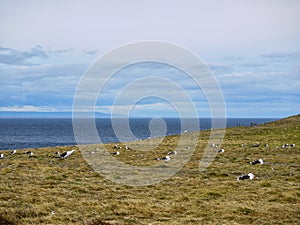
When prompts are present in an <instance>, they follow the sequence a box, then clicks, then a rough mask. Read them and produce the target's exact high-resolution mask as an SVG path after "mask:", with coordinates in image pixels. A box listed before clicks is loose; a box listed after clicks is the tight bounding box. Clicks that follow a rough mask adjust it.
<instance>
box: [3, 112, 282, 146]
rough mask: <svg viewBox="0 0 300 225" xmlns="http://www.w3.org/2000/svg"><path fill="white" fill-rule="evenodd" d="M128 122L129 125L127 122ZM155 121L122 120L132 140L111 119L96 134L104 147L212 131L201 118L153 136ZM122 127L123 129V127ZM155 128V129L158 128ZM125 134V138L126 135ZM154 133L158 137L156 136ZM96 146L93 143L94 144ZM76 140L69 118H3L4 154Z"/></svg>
mask: <svg viewBox="0 0 300 225" xmlns="http://www.w3.org/2000/svg"><path fill="white" fill-rule="evenodd" d="M277 119H278V118H228V119H226V127H236V126H250V125H256V124H257V125H259V124H264V123H267V122H271V121H275V120H277ZM126 121H127V122H126ZM151 121H152V122H153V120H152V119H151V118H130V119H129V120H127V119H119V121H118V122H117V124H119V128H118V130H120V129H121V130H122V126H124V130H125V131H126V124H127V128H128V124H129V129H130V131H131V132H129V133H130V135H128V137H127V136H126V132H123V135H122V137H119V133H118V132H117V133H116V132H115V129H114V128H115V127H114V126H113V123H112V120H111V119H110V118H98V119H95V124H96V130H97V132H98V134H99V137H100V140H101V142H102V143H111V142H121V141H122V142H123V141H132V138H133V137H134V138H135V139H136V140H143V139H148V138H152V137H155V136H168V135H174V134H180V133H182V132H183V130H184V131H185V130H186V131H197V130H207V129H211V124H212V123H211V119H210V118H200V119H199V124H200V126H199V127H198V126H194V124H195V123H194V122H193V121H194V120H191V122H190V125H191V126H187V125H186V124H189V123H185V126H187V127H184V129H183V127H182V120H180V119H179V118H164V119H163V122H161V121H158V122H159V124H163V126H161V127H163V128H164V129H161V130H163V131H164V132H163V133H159V132H158V133H156V134H155V132H153V123H152V128H151ZM120 126H121V127H120ZM154 128H155V126H154ZM124 133H125V135H124ZM153 133H154V134H153ZM91 143H92V141H91ZM76 144H77V142H76V139H75V137H74V131H73V125H72V119H68V118H60V119H59V118H55V119H53V118H47V119H46V118H24V119H21V118H18V119H16V118H0V150H11V149H24V148H42V147H53V146H72V145H76Z"/></svg>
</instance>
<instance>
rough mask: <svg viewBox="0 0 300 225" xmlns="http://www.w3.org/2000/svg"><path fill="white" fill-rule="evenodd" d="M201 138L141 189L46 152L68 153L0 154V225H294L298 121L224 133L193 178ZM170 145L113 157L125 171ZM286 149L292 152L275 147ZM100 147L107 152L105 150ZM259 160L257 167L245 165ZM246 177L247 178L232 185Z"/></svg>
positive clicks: (299, 193)
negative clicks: (170, 169)
mask: <svg viewBox="0 0 300 225" xmlns="http://www.w3.org/2000/svg"><path fill="white" fill-rule="evenodd" d="M209 134H210V131H203V132H201V133H200V139H199V145H198V146H197V149H196V151H195V152H194V154H193V156H192V158H191V159H190V161H189V162H188V163H187V164H186V165H185V167H184V168H183V169H182V170H180V171H179V172H178V173H176V174H175V175H174V176H172V177H171V178H169V179H167V180H165V181H163V182H161V183H158V184H156V185H150V186H145V187H139V186H137V187H130V186H125V185H119V184H115V183H113V182H111V181H109V180H107V179H105V178H104V177H102V176H101V175H100V174H98V173H96V172H94V171H93V169H92V168H91V167H90V166H89V165H88V164H87V162H86V161H85V160H84V158H83V157H82V155H81V153H80V152H79V151H76V153H75V154H73V155H71V156H70V157H69V158H67V159H66V160H63V159H59V158H56V156H55V155H54V154H53V153H54V152H56V151H60V152H62V151H65V150H70V149H71V148H72V147H57V148H43V149H30V150H31V151H33V152H34V154H35V155H34V157H28V155H26V154H23V153H24V152H25V151H26V150H22V151H18V152H17V154H16V155H9V151H1V153H4V154H5V158H4V159H1V160H0V174H1V182H0V212H1V213H0V224H152V225H154V224H300V216H299V215H300V207H299V204H300V183H299V181H300V148H299V146H300V139H299V137H300V116H299V115H297V116H293V117H289V118H286V119H283V120H279V121H275V122H271V123H268V124H265V125H260V126H255V127H238V128H229V129H227V130H226V135H225V138H224V141H223V144H222V146H221V148H223V149H225V152H224V153H220V154H218V155H217V157H216V158H215V160H214V161H213V162H212V164H211V165H210V166H209V167H208V168H207V169H206V170H205V171H204V172H200V171H199V169H198V166H199V160H200V159H201V158H202V155H203V149H204V147H205V146H206V144H207V141H208V136H209ZM148 142H149V141H148ZM177 142H178V136H170V137H166V138H164V140H163V142H162V144H161V145H160V146H159V147H158V148H156V149H155V150H154V151H149V152H143V157H140V159H139V160H137V159H136V157H133V155H137V154H140V155H141V153H140V152H139V151H128V150H127V152H125V150H124V148H123V149H121V150H120V152H121V154H120V155H119V156H117V157H118V159H119V160H121V161H123V162H126V163H129V164H133V165H148V164H149V163H160V164H162V165H164V164H166V165H167V162H157V161H155V160H153V159H154V158H155V157H158V156H160V155H164V154H165V153H166V152H168V151H169V150H170V149H172V148H173V147H174V146H175V145H176V143H177ZM286 143H289V144H292V143H294V144H296V147H293V148H281V146H282V145H283V144H286ZM145 144H147V142H146V141H145ZM242 144H243V145H244V147H242ZM255 144H256V145H259V146H258V147H253V146H254V145H255ZM265 144H268V147H265V146H264V145H265ZM106 146H107V149H108V151H113V150H114V149H113V144H107V145H106ZM122 146H123V145H122ZM96 147H97V146H95V145H93V146H89V148H90V149H96ZM73 148H77V147H73ZM259 158H262V159H263V160H264V161H265V163H264V164H263V165H250V164H249V163H248V162H249V161H252V160H256V159H259ZM249 172H252V173H253V174H254V175H255V178H254V179H253V180H243V181H237V180H236V178H237V177H238V176H240V175H241V174H245V173H249Z"/></svg>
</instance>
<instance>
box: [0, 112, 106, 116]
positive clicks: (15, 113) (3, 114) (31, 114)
mask: <svg viewBox="0 0 300 225" xmlns="http://www.w3.org/2000/svg"><path fill="white" fill-rule="evenodd" d="M95 116H96V117H97V118H110V117H111V115H110V114H106V113H99V112H97V113H96V114H95ZM0 118H72V112H7V111H6V112H4V111H2V112H0Z"/></svg>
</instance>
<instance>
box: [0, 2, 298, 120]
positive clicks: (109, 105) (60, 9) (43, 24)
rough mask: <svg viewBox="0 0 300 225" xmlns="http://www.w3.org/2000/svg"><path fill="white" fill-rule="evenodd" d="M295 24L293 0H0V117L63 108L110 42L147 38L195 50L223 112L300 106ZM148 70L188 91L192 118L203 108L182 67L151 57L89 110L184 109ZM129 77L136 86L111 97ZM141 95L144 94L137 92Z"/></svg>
mask: <svg viewBox="0 0 300 225" xmlns="http://www.w3.org/2000/svg"><path fill="white" fill-rule="evenodd" d="M299 24H300V1H298V0H286V1H281V0H260V1H259V0H252V1H250V0H246V1H237V0H236V1H234V0H223V1H222V0H221V1H217V0H212V1H197V0H194V1H192V0H186V1H176V0H173V1H168V0H166V1H158V0H151V1H150V0H149V1H148V0H139V1H138V0H128V1H117V0H112V1H102V0H99V1H92V0H88V1H83V0H80V1H68V0H66V1H58V0H53V1H50V0H45V1H37V0H28V1H21V0H19V1H17V0H2V1H1V2H0V30H1V35H0V83H1V89H0V116H7V115H9V113H11V112H18V113H24V112H26V113H36V112H43V113H64V112H70V111H72V106H73V101H74V96H75V95H76V90H77V86H78V85H79V83H80V81H81V80H82V78H83V77H84V75H85V73H86V72H87V71H88V68H90V67H91V66H92V65H93V64H94V63H95V62H96V61H97V60H98V59H99V58H101V57H102V56H103V55H105V54H106V53H108V52H110V51H111V50H112V49H116V48H117V47H119V46H122V45H125V44H129V43H134V42H140V41H147V40H155V41H163V42H168V43H174V44H176V45H179V46H182V47H184V48H186V49H188V50H189V51H191V52H193V53H195V54H196V55H197V56H198V57H199V58H200V59H201V60H202V61H203V62H204V63H205V64H206V65H207V66H208V67H209V69H210V70H211V71H212V73H213V74H214V76H215V78H216V80H217V82H218V84H219V86H220V89H221V91H222V93H223V96H224V101H225V102H224V103H225V106H226V115H227V117H268V118H282V117H286V116H290V115H295V114H299V111H300V103H299V102H300V101H299V98H300V91H299V90H300V88H299V87H300V79H299V78H300V44H299V43H300V25H299ZM100 76H101V74H100ZM149 76H152V77H153V76H160V77H163V78H165V79H169V80H170V81H171V83H172V84H174V83H176V84H177V85H179V86H180V87H181V88H182V89H184V90H185V92H186V93H187V94H188V95H189V96H190V99H191V101H192V102H193V103H194V104H195V107H196V110H197V112H198V114H199V117H210V116H211V110H212V109H211V108H210V103H209V101H208V100H207V99H206V96H205V94H203V92H202V90H201V89H200V90H199V88H197V87H195V85H194V84H193V82H192V80H191V79H189V78H188V77H187V76H186V74H185V73H184V72H183V71H180V70H179V69H178V68H175V67H173V66H171V65H165V64H162V63H155V62H152V63H149V62H144V63H143V62H142V63H139V64H135V65H130V66H128V67H126V68H124V69H122V70H120V71H118V72H117V73H115V74H113V76H112V77H111V79H110V80H109V82H107V83H106V85H105V87H104V89H102V90H101V93H100V94H99V97H98V100H97V102H96V104H95V106H94V109H95V111H97V112H99V113H106V114H110V113H115V114H118V115H128V114H130V116H132V117H151V116H154V117H160V116H162V117H174V116H176V115H178V112H177V111H176V109H175V108H174V105H176V104H177V103H178V104H181V105H182V107H183V108H184V107H185V105H184V104H185V103H186V100H184V99H182V98H180V97H178V98H177V99H175V100H174V98H172V101H173V102H170V101H167V100H166V99H162V98H158V97H157V96H161V95H164V94H165V93H169V95H172V94H171V93H174V92H172V90H173V88H174V87H175V86H176V85H175V86H170V85H169V86H168V85H167V84H166V85H165V86H164V85H163V83H164V82H161V80H160V79H152V81H149V80H147V79H146V78H147V77H149ZM143 79H145V80H144V81H147V82H146V83H143V82H142V81H143ZM135 81H136V85H139V86H136V88H135V89H134V90H135V92H131V94H130V95H126V97H127V98H128V99H125V100H124V98H123V100H124V101H116V98H117V97H118V95H119V94H120V93H122V91H123V90H124V88H125V87H126V85H129V84H131V83H130V82H135ZM176 87H177V86H176ZM145 93H146V94H147V96H148V97H147V98H142V99H139V98H138V96H145V95H146V94H145ZM155 96H156V97H155ZM173 96H174V95H173ZM135 98H136V99H135ZM130 102H131V104H129V103H130ZM132 102H134V105H132ZM87 110H88V109H87ZM20 115H21V114H20Z"/></svg>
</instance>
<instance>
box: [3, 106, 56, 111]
mask: <svg viewBox="0 0 300 225" xmlns="http://www.w3.org/2000/svg"><path fill="white" fill-rule="evenodd" d="M55 111H56V109H55V108H48V107H38V106H33V105H24V106H9V107H0V112H55Z"/></svg>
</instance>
